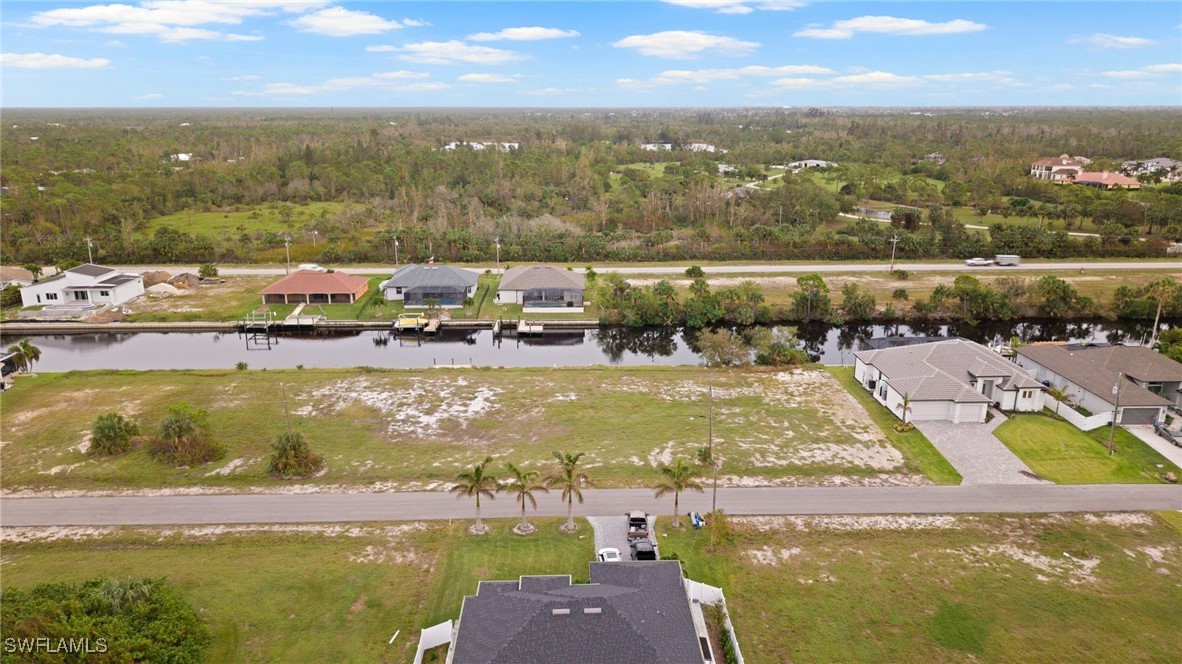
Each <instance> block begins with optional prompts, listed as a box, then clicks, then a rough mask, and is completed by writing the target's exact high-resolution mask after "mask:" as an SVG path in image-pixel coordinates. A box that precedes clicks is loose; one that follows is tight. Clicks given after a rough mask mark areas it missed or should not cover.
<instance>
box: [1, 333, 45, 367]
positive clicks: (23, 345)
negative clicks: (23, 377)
mask: <svg viewBox="0 0 1182 664" xmlns="http://www.w3.org/2000/svg"><path fill="white" fill-rule="evenodd" d="M8 352H10V353H12V354H13V355H15V357H13V358H12V361H13V363H14V364H16V366H17V368H18V369H20V370H21V371H30V370H31V369H32V368H33V364H34V363H35V362H37V361H38V360H40V359H41V349H40V348H38V347H36V346H34V345H33V344H32V343H30V342H29V340H28V339H25V340H24V341H21V342H20V343H18V344H16V345H13V346H9V347H8Z"/></svg>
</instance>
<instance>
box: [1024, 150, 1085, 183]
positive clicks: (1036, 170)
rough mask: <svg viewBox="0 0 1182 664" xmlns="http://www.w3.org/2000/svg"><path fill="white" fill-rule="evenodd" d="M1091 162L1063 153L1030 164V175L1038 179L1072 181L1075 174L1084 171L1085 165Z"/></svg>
mask: <svg viewBox="0 0 1182 664" xmlns="http://www.w3.org/2000/svg"><path fill="white" fill-rule="evenodd" d="M1090 163H1091V160H1089V159H1084V158H1082V157H1072V156H1070V155H1065V154H1062V155H1059V156H1058V157H1050V158H1049V159H1039V160H1038V161H1036V162H1034V163H1033V164H1031V165H1030V175H1031V176H1032V177H1034V178H1035V179H1037V180H1050V181H1051V182H1070V181H1071V178H1072V177H1073V176H1075V175H1078V174H1080V173H1083V171H1084V167H1085V166H1087V165H1088V164H1090Z"/></svg>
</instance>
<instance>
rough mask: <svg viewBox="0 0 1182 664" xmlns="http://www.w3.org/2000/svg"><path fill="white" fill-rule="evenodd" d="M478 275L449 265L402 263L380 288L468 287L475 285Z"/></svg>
mask: <svg viewBox="0 0 1182 664" xmlns="http://www.w3.org/2000/svg"><path fill="white" fill-rule="evenodd" d="M477 277H478V275H477V274H476V273H475V272H473V271H472V270H464V269H461V268H458V267H452V266H450V265H415V264H413V263H412V264H410V265H403V266H402V267H400V268H398V269H397V270H396V271H395V272H394V274H392V275H390V278H389V279H388V280H386V281H385V282H383V283H382V288H383V289H384V288H390V287H392V286H401V287H403V288H416V287H418V286H452V287H455V288H469V287H471V286H475V285H476V279H477Z"/></svg>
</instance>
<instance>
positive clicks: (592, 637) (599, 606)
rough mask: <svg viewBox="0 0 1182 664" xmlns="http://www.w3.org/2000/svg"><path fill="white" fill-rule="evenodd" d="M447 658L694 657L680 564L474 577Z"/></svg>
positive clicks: (584, 662)
mask: <svg viewBox="0 0 1182 664" xmlns="http://www.w3.org/2000/svg"><path fill="white" fill-rule="evenodd" d="M453 647H454V657H453V660H452V661H453V662H454V664H543V663H550V662H554V663H556V664H557V663H566V662H579V663H580V664H620V663H621V662H667V663H669V664H693V663H697V662H701V661H702V653H701V649H700V646H699V645H698V638H697V632H696V630H695V629H694V623H693V617H692V616H691V615H690V609H689V600H688V598H687V597H686V594H685V589H684V586H683V585H682V575H681V564H680V563H678V562H677V561H673V560H664V561H653V562H620V563H591V583H589V584H578V585H571V583H570V577H569V576H543V577H530V576H523V577H521V580H520V581H519V582H513V581H494V582H487V581H485V582H481V584H480V587H479V589H478V591H477V594H476V595H475V596H469V597H466V598H464V608H463V610H462V612H461V614H460V623H459V628H458V630H457V634H456V638H455V644H454V646H453Z"/></svg>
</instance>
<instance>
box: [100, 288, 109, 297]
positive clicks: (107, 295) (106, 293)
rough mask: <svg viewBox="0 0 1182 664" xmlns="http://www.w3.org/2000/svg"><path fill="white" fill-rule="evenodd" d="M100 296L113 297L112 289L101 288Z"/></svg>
mask: <svg viewBox="0 0 1182 664" xmlns="http://www.w3.org/2000/svg"><path fill="white" fill-rule="evenodd" d="M99 297H111V291H106V290H101V291H99Z"/></svg>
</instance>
